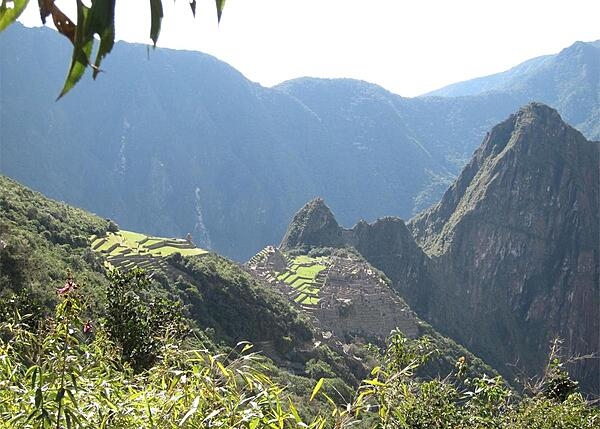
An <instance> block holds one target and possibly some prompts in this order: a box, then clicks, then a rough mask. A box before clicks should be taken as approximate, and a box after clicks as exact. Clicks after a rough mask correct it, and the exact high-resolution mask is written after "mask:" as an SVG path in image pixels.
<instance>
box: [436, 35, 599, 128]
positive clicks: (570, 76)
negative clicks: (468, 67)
mask: <svg viewBox="0 0 600 429" xmlns="http://www.w3.org/2000/svg"><path fill="white" fill-rule="evenodd" d="M492 91H493V92H497V93H505V94H510V95H511V96H512V97H515V98H516V99H517V100H519V101H520V102H521V103H526V102H528V101H530V100H531V101H539V102H542V103H545V104H548V105H550V106H552V107H554V108H555V109H557V110H558V111H559V112H560V114H561V115H562V116H563V118H565V120H566V121H567V122H569V123H570V124H572V125H573V126H574V127H575V128H577V129H578V130H580V131H581V132H582V133H583V134H585V135H587V136H588V137H590V138H592V139H596V140H597V139H600V108H599V105H600V40H599V41H596V42H590V43H584V42H576V43H574V44H573V45H572V46H570V47H568V48H565V49H563V50H562V51H561V52H560V53H558V54H556V55H547V56H544V57H539V58H534V59H532V60H529V61H526V62H525V63H523V64H520V65H518V66H516V67H514V68H512V69H510V70H508V71H506V72H503V73H498V74H495V75H491V76H485V77H481V78H478V79H473V80H471V81H466V82H461V83H457V84H454V85H450V86H447V87H445V88H442V89H439V90H437V91H433V92H431V93H429V94H426V95H429V96H442V97H458V96H466V95H471V96H476V95H481V94H483V93H486V92H492Z"/></svg>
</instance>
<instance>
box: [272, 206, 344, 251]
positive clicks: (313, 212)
mask: <svg viewBox="0 0 600 429" xmlns="http://www.w3.org/2000/svg"><path fill="white" fill-rule="evenodd" d="M342 245H343V238H342V228H341V227H340V226H339V225H338V223H337V221H336V220H335V216H334V215H333V213H332V212H331V210H330V209H329V207H327V205H326V204H325V201H324V200H323V199H322V198H315V199H313V200H311V201H309V202H308V203H306V205H304V207H302V208H301V209H300V210H299V211H298V212H297V213H296V214H295V215H294V218H293V219H292V222H291V223H290V226H289V227H288V229H287V231H286V233H285V236H284V237H283V240H282V241H281V244H280V247H281V248H282V249H293V248H296V247H319V246H326V247H339V246H342Z"/></svg>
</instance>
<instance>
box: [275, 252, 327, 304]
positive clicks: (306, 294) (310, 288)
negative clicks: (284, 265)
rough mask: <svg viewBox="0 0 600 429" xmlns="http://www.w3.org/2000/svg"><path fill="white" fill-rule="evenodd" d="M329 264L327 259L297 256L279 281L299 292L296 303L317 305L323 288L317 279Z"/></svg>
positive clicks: (279, 276) (295, 299) (280, 276)
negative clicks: (320, 290)
mask: <svg viewBox="0 0 600 429" xmlns="http://www.w3.org/2000/svg"><path fill="white" fill-rule="evenodd" d="M327 264H328V260H327V258H322V257H321V258H311V257H309V256H304V255H301V256H297V257H296V258H295V259H294V260H293V261H292V262H291V264H290V266H289V268H288V270H287V271H285V272H284V273H281V274H279V275H278V276H277V279H278V280H281V281H283V282H285V283H287V284H288V285H290V286H291V287H292V288H294V289H295V290H296V291H297V292H298V294H297V296H296V297H295V298H294V301H296V302H298V303H300V304H302V305H317V304H318V303H319V296H318V295H319V289H320V287H321V284H320V282H319V281H318V280H317V277H318V275H319V273H320V272H321V271H323V270H324V269H325V268H327Z"/></svg>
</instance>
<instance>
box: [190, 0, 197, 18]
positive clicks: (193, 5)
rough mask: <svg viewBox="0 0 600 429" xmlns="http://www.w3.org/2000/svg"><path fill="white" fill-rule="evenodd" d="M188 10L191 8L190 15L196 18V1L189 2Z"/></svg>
mask: <svg viewBox="0 0 600 429" xmlns="http://www.w3.org/2000/svg"><path fill="white" fill-rule="evenodd" d="M190 8H192V15H194V18H195V17H196V0H190Z"/></svg>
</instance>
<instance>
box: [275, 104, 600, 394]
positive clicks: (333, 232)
mask: <svg viewBox="0 0 600 429" xmlns="http://www.w3.org/2000/svg"><path fill="white" fill-rule="evenodd" d="M598 148H599V143H598V142H590V141H588V140H586V139H585V138H584V137H583V136H582V135H581V133H579V132H578V131H576V130H575V129H573V128H572V127H570V126H569V125H567V124H565V123H564V122H563V121H562V119H561V117H560V116H559V115H558V113H557V112H556V111H555V110H553V109H551V108H549V107H547V106H545V105H542V104H539V103H533V104H530V105H527V106H526V107H524V108H522V109H521V110H519V111H518V112H517V113H516V114H514V115H511V116H510V117H509V119H507V120H505V121H504V122H502V123H501V124H499V125H497V126H496V127H494V128H493V129H492V130H491V131H490V133H489V134H488V135H487V137H486V138H485V139H484V141H483V143H482V146H481V147H480V148H479V149H478V150H477V151H476V153H475V155H474V157H473V159H472V160H471V162H470V163H469V164H468V165H467V166H466V167H465V169H464V170H463V172H462V173H461V175H460V176H459V178H458V179H457V180H456V181H455V182H454V184H453V185H452V187H451V188H450V189H448V191H447V192H446V193H445V194H444V197H443V199H442V201H441V202H440V203H439V204H437V205H436V206H434V207H432V208H431V209H429V210H427V211H424V212H423V213H421V214H419V215H417V216H416V217H414V218H413V219H411V220H410V222H409V223H408V225H405V223H404V222H403V221H402V220H401V219H399V218H391V217H388V218H382V219H379V220H377V221H376V222H374V223H373V224H368V223H366V222H359V223H358V224H357V225H356V226H354V227H353V228H352V229H344V228H341V227H340V226H339V225H338V224H337V222H336V221H335V218H334V217H333V214H332V213H331V211H329V209H325V208H324V207H323V206H324V203H323V201H322V200H315V201H312V202H311V203H309V204H308V205H307V206H305V208H303V209H302V210H301V211H300V212H299V215H297V216H296V217H295V219H294V221H295V223H294V224H293V225H292V226H290V229H289V231H290V233H289V234H287V235H286V240H284V244H285V245H286V246H290V245H291V247H299V248H301V249H304V251H309V250H310V249H311V247H314V246H315V244H318V245H319V246H337V247H339V246H352V247H354V248H355V249H356V250H357V251H358V252H360V254H361V255H362V256H363V257H364V258H365V259H366V260H367V261H369V262H370V263H371V264H373V266H374V267H376V268H378V269H380V270H381V271H383V273H385V274H386V275H387V276H388V277H389V278H390V280H391V281H392V286H393V288H394V289H396V290H397V291H398V292H399V293H400V295H401V296H402V297H403V298H404V299H406V302H407V303H408V304H409V305H410V306H411V307H412V308H413V309H414V310H415V311H416V312H417V314H418V315H419V316H420V317H423V318H424V319H425V320H427V321H428V322H430V323H431V324H432V325H433V326H434V327H435V328H437V329H439V330H440V331H441V332H442V333H444V334H447V335H449V336H451V337H452V338H455V339H457V340H458V341H460V342H463V343H464V344H465V345H466V346H467V347H468V348H469V349H471V350H473V351H474V352H475V353H477V354H480V355H481V356H482V358H483V359H485V360H486V361H489V362H491V363H492V365H493V366H494V367H495V368H497V369H498V370H499V371H500V372H501V373H503V374H505V375H506V376H507V377H508V378H509V379H512V378H513V377H515V376H516V375H517V374H518V373H519V372H520V371H521V372H524V373H525V374H528V375H532V374H536V373H538V374H539V373H540V371H542V368H543V366H544V362H545V358H546V356H547V354H548V350H549V348H548V347H549V344H550V342H551V340H552V339H553V338H555V337H560V338H562V339H563V340H564V350H563V352H564V354H565V355H569V356H585V355H589V354H597V353H598V351H599V349H600V348H599V345H598V336H597V333H598V331H599V330H600V326H599V325H598V323H599V321H598V317H597V308H598V306H599V305H600V296H599V295H600V293H599V290H600V289H599V284H598V278H599V270H600V268H599V266H598V255H599V254H600V251H599V248H598V240H597V237H598V234H599V232H598V225H599V224H600V219H599V218H598V210H597V207H598V183H600V178H599V170H598V162H599V159H598ZM310 213H312V214H313V215H314V216H313V217H312V218H311V217H310V216H309V214H310ZM324 220H326V221H324ZM320 230H321V231H323V234H322V237H323V239H321V240H319V238H318V237H319V231H320ZM292 232H293V233H292ZM340 237H343V239H342V240H341V243H340ZM290 238H294V240H290ZM298 238H301V239H298ZM570 368H571V371H572V374H573V375H574V376H575V377H576V378H577V379H578V380H579V381H580V382H581V385H582V387H583V389H584V390H585V391H587V392H590V393H594V394H598V392H599V391H600V387H599V383H600V380H599V379H598V374H599V361H598V359H584V360H580V361H576V362H574V363H573V364H572V365H571V366H570Z"/></svg>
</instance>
